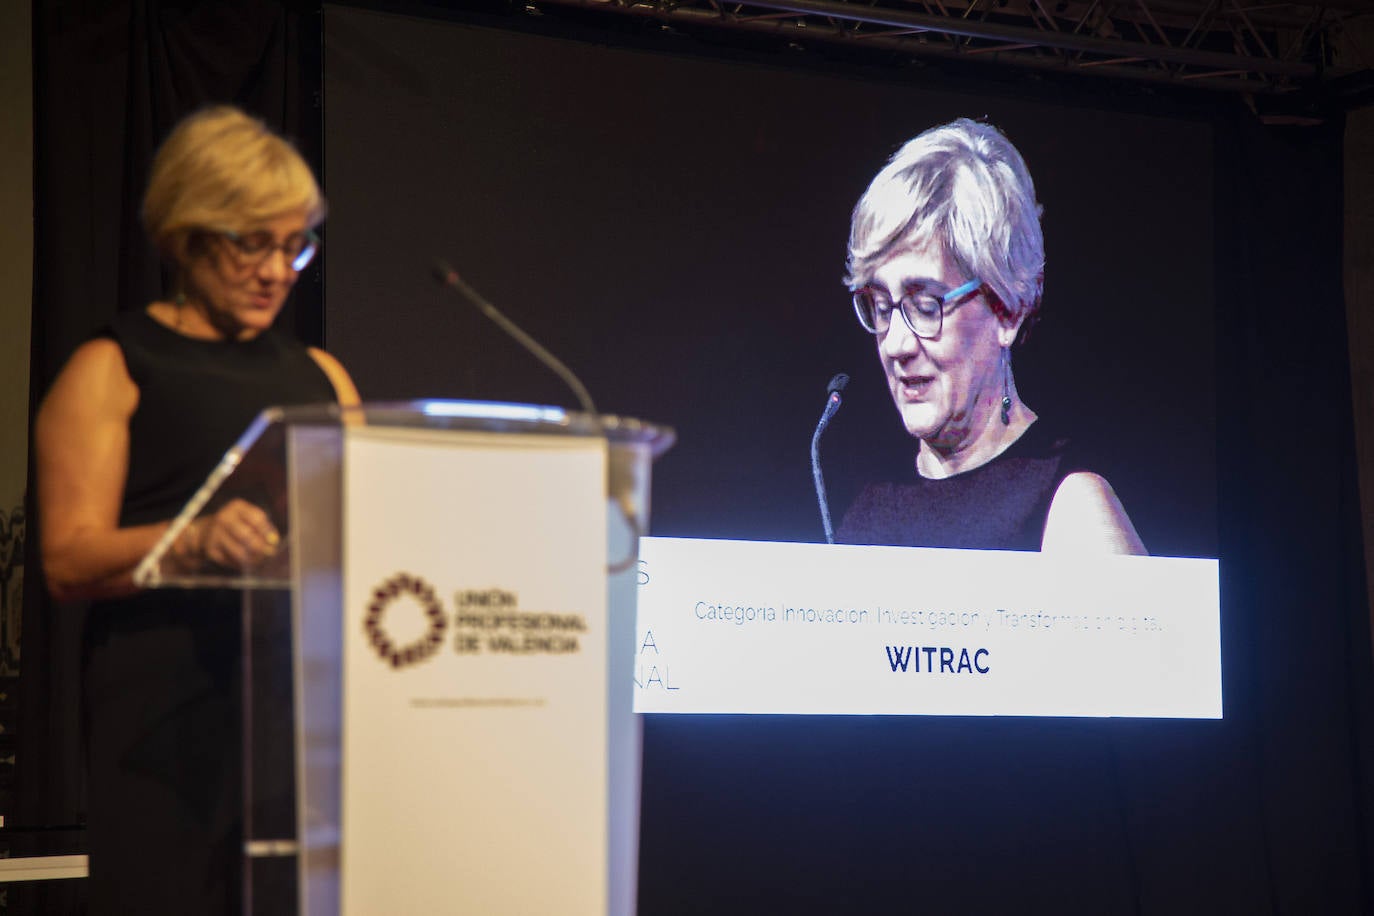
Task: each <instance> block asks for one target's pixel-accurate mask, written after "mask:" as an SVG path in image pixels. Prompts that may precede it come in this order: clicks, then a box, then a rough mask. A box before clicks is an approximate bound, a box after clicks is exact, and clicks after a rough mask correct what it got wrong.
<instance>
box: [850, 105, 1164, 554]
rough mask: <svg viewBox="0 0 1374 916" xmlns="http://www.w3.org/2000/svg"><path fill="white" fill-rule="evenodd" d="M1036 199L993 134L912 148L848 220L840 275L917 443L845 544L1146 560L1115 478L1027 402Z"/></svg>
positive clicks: (963, 133)
mask: <svg viewBox="0 0 1374 916" xmlns="http://www.w3.org/2000/svg"><path fill="white" fill-rule="evenodd" d="M1044 266H1045V247H1044V240H1043V237H1042V235H1041V230H1040V205H1039V204H1038V203H1037V202H1036V199H1035V186H1034V184H1033V183H1032V181H1031V177H1030V173H1029V172H1028V171H1027V169H1026V164H1025V162H1024V161H1022V158H1021V154H1020V153H1018V152H1017V150H1016V148H1015V147H1013V146H1012V145H1011V143H1010V141H1008V140H1007V138H1006V137H1005V136H1003V135H1002V133H1001V132H1000V131H998V130H997V129H996V128H994V127H991V126H989V125H987V124H980V123H977V122H975V121H971V120H968V119H966V118H963V119H960V120H957V121H954V122H952V123H950V124H945V125H942V126H940V127H935V128H932V129H930V130H928V131H926V132H924V133H922V134H921V135H919V136H917V137H916V138H914V139H912V140H910V141H908V142H907V143H906V145H904V146H903V147H902V148H901V149H900V150H899V151H898V152H897V153H896V154H895V155H894V156H893V157H892V159H891V160H890V161H889V162H888V163H887V165H886V166H884V167H883V169H882V170H881V171H880V172H879V173H878V175H877V176H876V177H875V178H874V179H873V181H872V183H870V185H869V187H868V189H867V191H865V192H864V194H863V196H862V197H861V198H860V200H859V203H858V205H857V206H856V207H855V208H854V213H853V218H852V220H851V223H850V233H849V255H848V260H847V264H846V267H847V278H846V282H847V284H848V286H849V289H850V294H851V297H852V300H853V305H854V311H855V312H856V313H857V315H858V319H859V323H860V324H861V325H862V326H863V328H864V330H866V331H868V332H869V333H870V334H872V335H873V338H874V342H875V344H876V349H877V354H878V361H879V363H880V364H881V365H882V368H883V372H884V374H885V375H886V376H887V384H888V390H889V391H890V392H891V394H892V401H893V403H894V404H895V405H896V407H897V413H898V416H899V417H900V419H901V422H902V424H903V426H904V427H905V428H906V431H907V433H908V434H909V435H910V436H911V437H912V438H913V439H915V440H916V449H915V454H914V456H913V459H912V463H911V475H910V476H909V477H908V478H906V479H904V480H899V481H893V482H884V483H880V484H874V485H870V486H868V487H867V488H865V489H864V490H863V492H862V493H861V494H860V496H859V497H858V499H857V500H856V501H855V503H854V504H853V505H852V506H851V507H850V509H849V511H848V512H847V513H846V514H845V517H844V519H843V521H842V522H841V524H840V528H839V530H838V532H837V535H836V540H838V541H839V542H841V543H850V544H889V545H895V546H925V547H966V548H979V549H1007V550H1060V549H1067V550H1075V551H1080V552H1081V551H1088V552H1092V551H1101V552H1112V553H1144V552H1145V548H1144V545H1143V544H1142V543H1141V541H1140V538H1139V537H1138V536H1137V535H1136V532H1135V528H1134V526H1133V525H1132V524H1131V520H1130V518H1129V517H1128V516H1127V514H1126V510H1125V509H1124V508H1122V505H1121V502H1120V501H1119V500H1118V499H1117V497H1116V494H1115V493H1114V492H1113V490H1112V487H1111V485H1110V484H1109V483H1107V481H1106V480H1105V479H1103V478H1102V477H1101V476H1100V475H1098V474H1096V473H1093V472H1092V470H1091V469H1090V468H1089V467H1088V466H1087V464H1086V463H1085V462H1083V460H1082V459H1081V458H1080V457H1079V456H1078V455H1077V454H1076V452H1075V450H1074V448H1073V447H1072V443H1071V442H1070V440H1068V439H1067V438H1066V437H1064V436H1062V435H1060V433H1059V431H1058V430H1055V429H1052V428H1051V427H1050V426H1049V425H1047V424H1046V422H1045V421H1044V420H1040V419H1038V417H1037V415H1036V413H1035V411H1033V410H1031V408H1030V407H1029V406H1028V405H1027V404H1026V402H1025V401H1024V400H1022V398H1021V393H1020V391H1019V390H1018V389H1017V387H1016V379H1015V376H1014V375H1013V373H1012V358H1011V353H1012V345H1013V344H1014V343H1015V342H1016V341H1017V340H1018V339H1020V338H1021V337H1022V336H1023V335H1024V334H1025V333H1026V330H1027V329H1028V328H1029V326H1030V325H1031V324H1032V323H1033V322H1034V321H1035V318H1036V316H1037V314H1038V312H1039V310H1040V296H1041V290H1042V287H1043V282H1044Z"/></svg>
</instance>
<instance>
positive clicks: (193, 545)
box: [171, 499, 281, 570]
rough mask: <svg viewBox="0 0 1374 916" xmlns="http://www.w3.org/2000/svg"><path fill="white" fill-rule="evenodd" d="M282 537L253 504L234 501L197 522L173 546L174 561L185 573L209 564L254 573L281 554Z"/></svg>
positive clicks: (187, 528)
mask: <svg viewBox="0 0 1374 916" xmlns="http://www.w3.org/2000/svg"><path fill="white" fill-rule="evenodd" d="M280 545H281V534H280V533H279V532H278V531H277V529H276V526H275V525H273V524H272V520H271V519H270V518H269V517H268V516H267V513H266V512H264V511H263V510H262V509H260V508H259V507H257V506H255V505H253V504H252V503H250V502H248V501H246V500H242V499H233V500H230V501H229V502H227V503H225V504H224V505H223V506H221V507H220V508H219V509H218V510H216V511H215V512H214V513H212V514H210V515H206V516H202V517H201V518H198V519H196V520H195V521H194V522H192V523H191V524H190V525H188V526H187V527H186V530H185V531H183V532H182V533H181V535H180V536H179V537H178V538H177V540H176V543H174V544H173V545H172V549H171V559H172V561H173V563H175V564H176V565H177V566H178V567H180V568H182V569H184V570H194V569H199V568H201V567H202V566H204V565H205V564H207V563H208V564H211V565H214V566H223V567H226V568H229V569H251V568H252V567H254V566H256V565H258V564H259V563H261V562H262V561H263V560H266V559H267V558H268V557H270V556H272V555H273V554H275V553H276V552H277V548H278V547H279V546H280Z"/></svg>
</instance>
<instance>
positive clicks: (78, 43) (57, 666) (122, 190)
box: [10, 0, 322, 912]
mask: <svg viewBox="0 0 1374 916" xmlns="http://www.w3.org/2000/svg"><path fill="white" fill-rule="evenodd" d="M33 26H34V36H33V38H34V97H35V98H34V101H35V104H34V109H35V122H36V123H35V138H34V143H35V150H34V162H35V176H34V183H35V189H34V198H35V207H34V210H35V213H36V219H35V262H34V300H33V341H32V364H31V365H32V369H31V379H30V391H31V392H32V394H31V400H32V404H33V405H35V406H36V405H37V403H38V401H39V399H40V398H41V397H42V394H43V393H44V392H45V391H46V390H47V388H48V386H49V385H50V384H51V382H52V380H53V378H54V377H55V376H56V374H57V372H58V371H59V370H60V369H61V367H62V365H63V363H64V362H65V361H66V359H67V357H68V356H70V354H71V352H72V350H73V349H75V347H76V346H77V345H78V344H80V343H81V342H82V341H83V340H85V339H87V338H88V337H89V336H90V335H91V334H92V332H93V331H95V330H96V329H97V328H98V327H99V326H101V325H102V324H103V323H105V322H107V321H108V320H109V319H110V318H111V317H112V316H113V315H114V314H115V313H116V312H117V311H119V310H122V309H129V308H139V307H142V306H143V305H145V304H147V303H148V302H150V301H152V300H153V299H155V298H157V297H158V296H159V295H160V294H161V292H162V288H161V284H162V277H161V269H160V266H159V263H158V258H157V255H156V252H155V251H154V250H153V248H152V246H151V245H150V244H149V243H148V242H147V241H146V239H145V237H144V235H143V232H142V228H141V225H140V222H139V208H140V203H141V199H142V194H143V190H144V187H145V183H146V179H147V170H148V167H149V164H150V162H151V159H152V155H153V152H154V151H155V149H156V147H157V144H158V143H159V142H160V140H161V139H162V138H163V137H164V136H166V134H167V133H168V131H169V130H170V129H171V127H172V126H173V125H174V124H175V123H176V122H177V121H178V120H179V119H180V118H181V117H183V116H184V115H186V114H188V113H190V112H192V111H194V110H196V109H198V108H201V107H203V106H205V105H208V104H214V103H232V104H236V105H238V106H240V107H242V108H244V109H245V110H247V111H249V112H251V113H253V114H254V115H256V116H258V117H260V118H262V119H263V120H264V121H265V122H266V123H268V124H269V125H270V126H272V127H273V128H275V129H277V130H278V131H280V132H281V133H283V134H284V135H286V136H288V137H290V138H292V139H293V140H295V141H296V143H297V146H298V147H299V148H300V149H301V151H302V153H303V154H304V155H305V157H306V159H307V160H309V161H310V162H311V164H312V165H313V166H314V167H315V169H316V171H317V173H318V171H319V165H320V155H319V152H320V149H319V147H320V105H319V103H320V98H319V84H320V36H321V26H320V11H319V4H318V3H311V2H304V3H300V2H297V3H289V2H287V3H283V2H274V0H105V2H101V0H86V2H81V0H35V2H34V8H33ZM321 276H322V274H321V272H320V267H319V261H318V260H317V262H316V265H315V266H313V267H312V268H311V269H310V271H309V272H308V273H307V274H306V275H304V276H303V277H302V278H301V281H300V282H299V283H298V285H297V291H296V293H295V295H294V296H293V297H292V301H291V303H290V304H288V307H287V311H286V312H285V313H284V317H283V319H282V320H283V321H285V322H287V323H288V326H289V327H293V328H294V329H295V331H296V333H297V334H298V336H300V337H301V338H302V339H303V340H305V341H307V342H309V343H315V344H318V343H320V342H321V338H322V326H321V310H320V298H321V297H320V278H321ZM31 412H32V411H31ZM29 479H30V480H33V479H34V478H33V469H32V467H30V475H29ZM30 493H32V487H31V488H30ZM31 502H32V498H30V503H31ZM33 508H34V507H33V506H32V505H31V504H30V506H29V507H28V509H29V513H30V514H29V518H31V519H36V525H35V526H34V527H32V528H31V531H36V527H37V525H41V524H42V519H41V518H36V515H35V514H34V511H33ZM37 543H38V538H37V536H36V535H35V536H31V537H30V538H29V545H30V548H31V555H30V556H29V557H28V558H26V568H27V569H28V570H29V571H30V575H29V576H28V578H27V580H26V583H25V586H26V588H25V596H24V632H23V637H22V638H23V643H22V656H21V657H22V668H21V675H20V686H19V697H18V703H19V707H20V709H19V734H18V736H17V743H18V748H17V750H18V752H17V756H16V789H17V792H16V795H17V798H18V810H16V811H15V812H14V813H13V814H12V815H11V817H10V824H11V826H16V827H33V828H39V827H66V826H73V825H77V824H79V823H80V821H81V818H82V810H83V788H82V785H83V779H82V774H81V768H80V759H81V758H80V749H79V727H78V723H79V720H78V718H77V705H76V696H77V682H78V664H79V658H78V647H79V641H80V631H81V626H82V612H81V609H80V608H76V607H62V608H58V607H54V606H53V605H52V604H51V602H49V601H47V600H46V597H45V594H44V589H43V584H42V580H41V576H40V575H39V574H38V573H39V568H40V567H39V563H38V557H37V556H36V546H37ZM35 848H40V849H41V848H42V847H41V846H39V847H35ZM61 851H71V850H68V849H65V848H62V849H61ZM42 884H45V885H46V884H52V885H71V882H42ZM67 891H69V888H62V889H59V888H58V887H53V888H51V889H46V892H47V895H48V899H41V900H38V901H37V902H35V901H34V900H28V901H25V900H24V892H23V891H20V892H19V893H18V894H17V895H15V896H16V897H17V898H18V899H14V898H13V897H12V901H11V902H12V903H17V904H18V906H19V907H23V906H25V905H26V903H27V906H29V907H31V908H32V909H33V910H34V911H41V912H53V911H56V910H58V909H66V908H69V907H70V906H73V905H74V904H72V903H71V901H70V900H59V899H58V898H62V897H72V896H73V895H72V894H70V893H68V892H67ZM30 893H31V894H32V895H33V896H35V897H42V896H43V894H42V893H40V892H39V891H38V890H37V889H30ZM16 911H23V910H22V909H16Z"/></svg>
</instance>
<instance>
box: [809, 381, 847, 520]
mask: <svg viewBox="0 0 1374 916" xmlns="http://www.w3.org/2000/svg"><path fill="white" fill-rule="evenodd" d="M848 384H849V376H847V375H845V374H844V373H843V372H839V373H836V375H835V377H834V378H832V379H831V380H830V384H829V385H826V386H825V393H826V399H825V410H823V411H821V421H820V422H819V423H817V424H816V433H815V435H813V436H812V437H811V476H812V478H813V479H814V480H815V481H816V502H818V503H819V504H820V507H821V523H822V524H823V525H825V542H826V543H827V544H833V543H835V529H834V527H833V526H832V525H831V524H830V503H829V502H828V501H827V500H826V498H825V479H824V478H822V477H821V433H823V432H825V428H826V427H827V426H829V425H830V418H831V417H833V416H835V411H837V410H839V409H840V400H841V399H840V392H841V391H844V386H845V385H848Z"/></svg>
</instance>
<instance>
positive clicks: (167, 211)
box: [143, 105, 325, 264]
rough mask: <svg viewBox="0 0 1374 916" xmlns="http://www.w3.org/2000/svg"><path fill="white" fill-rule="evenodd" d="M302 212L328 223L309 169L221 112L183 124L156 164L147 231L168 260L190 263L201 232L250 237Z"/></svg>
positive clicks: (290, 150)
mask: <svg viewBox="0 0 1374 916" xmlns="http://www.w3.org/2000/svg"><path fill="white" fill-rule="evenodd" d="M302 210H304V211H305V212H306V214H307V217H306V220H307V224H308V225H310V226H315V225H317V224H318V223H319V222H320V221H321V220H322V219H324V212H325V202H324V197H323V196H322V195H321V194H320V187H319V185H318V184H316V183H315V176H314V174H313V173H312V172H311V171H310V166H309V165H307V164H306V162H305V160H304V159H302V158H301V155H300V153H298V152H296V150H295V148H294V147H293V146H292V145H291V144H290V143H288V142H287V141H285V140H283V139H282V138H281V137H279V136H277V135H276V134H275V133H273V132H272V131H271V130H269V129H268V128H267V126H266V125H265V124H263V123H262V122H261V121H259V120H257V119H256V118H252V117H249V116H248V115H246V114H244V113H243V112H242V111H240V110H239V109H237V108H234V107H232V106H229V105H219V106H216V107H213V108H206V109H203V110H201V111H198V112H196V113H195V114H192V115H190V116H188V117H186V118H184V119H183V120H182V121H181V122H180V123H179V124H177V126H176V127H175V128H173V130H172V132H171V134H170V135H168V137H167V139H166V140H165V141H163V143H162V146H161V147H160V148H159V149H158V151H157V155H156V156H155V157H154V158H153V168H152V174H151V175H150V177H149V179H148V191H147V193H146V194H145V195H144V197H143V226H144V229H145V230H146V231H147V233H148V237H149V238H151V239H152V240H153V243H154V244H155V245H157V247H158V249H159V250H160V251H161V252H162V253H163V255H164V256H165V257H167V258H169V259H171V260H172V261H174V262H175V263H177V264H182V263H184V262H185V260H186V258H187V256H188V251H187V246H188V243H189V241H190V239H191V238H192V236H193V235H194V234H195V233H196V232H197V230H219V231H230V232H244V231H247V230H249V229H252V228H253V227H254V226H256V225H260V224H262V223H263V222H266V221H268V220H272V219H275V218H277V217H280V216H283V215H285V214H288V213H296V212H299V211H302Z"/></svg>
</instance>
